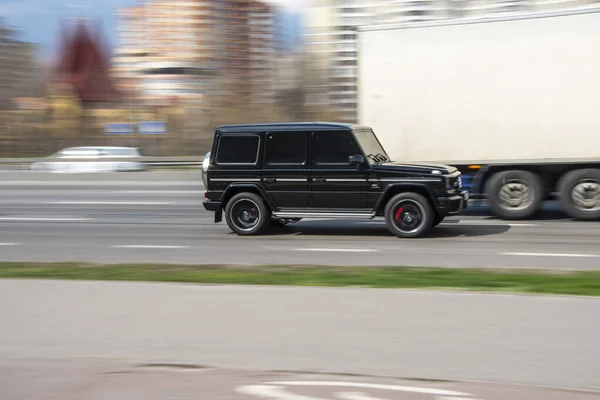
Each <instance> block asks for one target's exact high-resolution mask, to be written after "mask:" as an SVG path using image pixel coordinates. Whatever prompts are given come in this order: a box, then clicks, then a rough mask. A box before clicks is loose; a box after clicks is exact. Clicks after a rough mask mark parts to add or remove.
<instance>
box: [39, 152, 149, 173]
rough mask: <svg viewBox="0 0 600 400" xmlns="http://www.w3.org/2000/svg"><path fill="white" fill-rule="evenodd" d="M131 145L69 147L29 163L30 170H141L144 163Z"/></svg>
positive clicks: (75, 171) (76, 171) (77, 171)
mask: <svg viewBox="0 0 600 400" xmlns="http://www.w3.org/2000/svg"><path fill="white" fill-rule="evenodd" d="M139 157H141V155H140V152H139V150H138V149H137V148H133V147H114V146H102V147H70V148H67V149H63V150H61V151H59V152H57V153H55V154H53V155H51V156H49V157H47V158H46V160H47V161H38V162H35V163H33V164H32V165H31V167H30V168H31V170H32V171H49V172H73V173H80V172H124V171H142V170H144V169H145V165H144V164H143V163H142V162H140V161H138V160H136V159H137V158H139Z"/></svg>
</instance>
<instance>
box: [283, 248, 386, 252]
mask: <svg viewBox="0 0 600 400" xmlns="http://www.w3.org/2000/svg"><path fill="white" fill-rule="evenodd" d="M292 250H293V251H331V252H349V253H368V252H374V251H379V250H376V249H325V248H307V249H292Z"/></svg>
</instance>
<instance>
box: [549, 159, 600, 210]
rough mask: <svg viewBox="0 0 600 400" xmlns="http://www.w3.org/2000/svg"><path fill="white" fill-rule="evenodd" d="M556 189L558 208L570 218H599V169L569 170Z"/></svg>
mask: <svg viewBox="0 0 600 400" xmlns="http://www.w3.org/2000/svg"><path fill="white" fill-rule="evenodd" d="M558 190H559V193H560V208H561V209H562V210H563V211H564V212H565V213H566V214H567V215H569V216H570V217H571V218H575V219H578V220H582V221H589V220H597V219H600V170H598V169H581V170H577V171H571V172H569V173H567V174H566V175H565V176H563V177H562V178H561V180H560V182H559V184H558Z"/></svg>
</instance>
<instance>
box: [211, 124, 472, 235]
mask: <svg viewBox="0 0 600 400" xmlns="http://www.w3.org/2000/svg"><path fill="white" fill-rule="evenodd" d="M202 178H203V181H204V186H205V188H206V192H205V194H204V197H205V201H204V208H206V209H207V210H209V211H214V213H215V222H220V221H221V220H222V215H223V212H224V213H225V220H226V222H227V225H228V226H229V228H230V229H231V230H232V231H234V232H235V233H237V234H239V235H252V234H257V233H260V232H261V231H263V230H264V229H265V228H267V227H268V226H279V225H285V224H288V223H293V222H297V221H299V220H300V219H302V218H346V219H362V218H365V219H371V218H375V217H384V218H385V221H386V224H387V227H388V229H389V230H390V231H391V232H392V233H393V234H394V235H396V236H399V237H403V238H413V237H419V236H422V235H423V234H425V233H426V232H427V231H428V230H429V229H430V228H432V227H433V226H435V225H437V224H439V223H440V222H442V220H443V219H444V217H446V216H448V215H452V214H457V213H459V212H460V211H461V210H462V209H464V208H465V207H466V206H467V201H468V197H469V195H468V193H467V192H466V191H463V190H462V183H461V176H460V172H459V171H457V170H456V168H454V167H450V166H446V165H421V164H409V163H399V162H393V161H391V160H390V159H389V157H388V155H387V154H386V152H385V150H384V149H383V147H382V146H381V144H380V143H379V140H378V139H377V137H376V136H375V134H374V133H373V131H372V130H371V128H369V127H366V126H359V125H347V124H335V123H285V124H259V125H230V126H221V127H218V128H216V130H215V137H214V142H213V146H212V150H211V151H210V152H209V153H208V154H206V157H205V158H204V162H203V166H202Z"/></svg>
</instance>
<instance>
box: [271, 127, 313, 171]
mask: <svg viewBox="0 0 600 400" xmlns="http://www.w3.org/2000/svg"><path fill="white" fill-rule="evenodd" d="M307 143H308V139H307V134H306V132H275V133H269V134H267V156H266V157H267V163H268V164H269V165H273V164H275V165H290V164H291V165H303V164H305V163H306V150H307Z"/></svg>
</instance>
